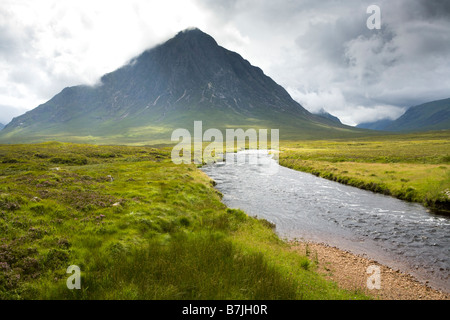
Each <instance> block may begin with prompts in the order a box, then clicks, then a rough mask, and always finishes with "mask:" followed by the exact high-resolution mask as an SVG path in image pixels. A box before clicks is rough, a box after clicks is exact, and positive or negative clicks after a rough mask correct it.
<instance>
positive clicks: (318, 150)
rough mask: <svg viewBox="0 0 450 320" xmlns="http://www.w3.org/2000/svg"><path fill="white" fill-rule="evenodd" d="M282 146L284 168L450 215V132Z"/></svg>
mask: <svg viewBox="0 0 450 320" xmlns="http://www.w3.org/2000/svg"><path fill="white" fill-rule="evenodd" d="M281 146H282V148H281V151H282V152H281V154H280V164H281V165H283V166H286V167H289V168H292V169H296V170H300V171H305V172H309V173H313V174H315V175H317V176H320V177H323V178H327V179H330V180H334V181H338V182H341V183H344V184H348V185H352V186H355V187H358V188H362V189H367V190H371V191H375V192H379V193H384V194H387V195H392V196H394V197H397V198H399V199H402V200H408V201H414V202H420V203H423V204H424V205H426V206H428V207H430V208H432V209H433V210H435V211H436V212H439V213H447V214H448V213H450V131H439V132H431V133H423V134H408V135H391V136H379V137H371V138H355V139H352V140H348V139H347V140H333V141H331V140H327V141H325V140H321V141H291V142H283V143H282V144H281Z"/></svg>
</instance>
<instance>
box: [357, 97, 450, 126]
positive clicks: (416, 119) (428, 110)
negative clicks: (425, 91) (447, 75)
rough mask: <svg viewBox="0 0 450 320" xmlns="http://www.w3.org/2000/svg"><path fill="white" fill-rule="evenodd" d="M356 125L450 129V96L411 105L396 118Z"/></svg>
mask: <svg viewBox="0 0 450 320" xmlns="http://www.w3.org/2000/svg"><path fill="white" fill-rule="evenodd" d="M357 127H358V128H364V129H372V130H381V131H394V132H412V131H431V130H448V129H450V98H448V99H442V100H436V101H431V102H427V103H424V104H421V105H418V106H414V107H411V108H409V109H408V110H407V111H406V112H405V113H404V114H403V115H402V116H401V117H400V118H398V119H397V120H380V121H376V122H369V123H361V124H359V125H358V126H357Z"/></svg>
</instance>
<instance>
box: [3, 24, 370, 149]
mask: <svg viewBox="0 0 450 320" xmlns="http://www.w3.org/2000/svg"><path fill="white" fill-rule="evenodd" d="M100 80H101V81H100V83H99V84H98V85H96V86H86V85H79V86H74V87H68V88H65V89H63V90H62V91H61V92H60V93H59V94H57V95H56V96H54V97H53V98H52V99H50V100H49V101H48V102H46V103H44V104H42V105H40V106H38V107H37V108H35V109H33V110H31V111H29V112H27V113H25V114H23V115H21V116H19V117H17V118H14V119H13V120H12V121H11V122H10V123H9V124H8V125H7V126H6V127H5V128H4V130H2V131H1V133H0V143H17V142H38V141H47V140H59V141H72V142H90V143H99V144H107V143H147V142H156V141H164V142H167V141H170V137H171V132H172V131H173V130H174V129H175V128H186V129H188V130H189V131H190V132H191V133H192V132H193V131H192V128H193V123H194V121H195V120H201V121H203V128H204V130H205V129H206V128H218V129H225V128H243V129H246V128H250V127H252V128H267V129H280V137H281V138H285V139H287V138H313V137H319V136H320V137H324V136H327V137H339V136H346V135H351V134H354V133H355V132H357V133H358V132H362V131H358V130H356V129H354V128H351V127H348V126H344V125H340V124H337V123H336V122H334V121H331V120H329V119H325V118H323V117H318V116H315V115H313V114H311V113H309V112H308V111H307V110H306V109H304V108H303V107H302V106H301V105H300V104H299V103H297V102H296V101H294V100H293V99H292V98H291V97H290V95H289V94H288V93H287V91H286V90H285V89H284V88H283V87H281V86H280V85H278V84H277V83H275V81H273V80H272V79H271V78H269V77H268V76H266V75H265V74H264V72H263V71H262V70H261V69H260V68H257V67H255V66H252V65H251V64H250V63H249V62H248V61H247V60H245V59H243V58H242V57H241V56H240V55H239V54H237V53H235V52H232V51H229V50H227V49H225V48H223V47H221V46H219V45H218V44H217V42H216V41H215V40H214V39H213V38H212V37H211V36H209V35H207V34H206V33H204V32H202V31H201V30H199V29H188V30H185V31H181V32H179V33H178V34H177V35H176V36H175V37H174V38H172V39H170V40H168V41H166V42H165V43H163V44H161V45H159V46H156V47H154V48H152V49H149V50H146V51H145V52H143V53H142V54H141V55H139V56H138V57H136V58H134V59H132V60H131V61H130V62H129V63H128V64H126V65H124V66H123V67H121V68H119V69H118V70H116V71H114V72H111V73H108V74H106V75H104V76H103V77H101V79H100Z"/></svg>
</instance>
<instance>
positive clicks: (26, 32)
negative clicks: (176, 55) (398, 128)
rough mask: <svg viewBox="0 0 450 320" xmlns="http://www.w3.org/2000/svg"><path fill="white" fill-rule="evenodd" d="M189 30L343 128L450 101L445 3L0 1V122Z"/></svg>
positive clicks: (449, 28) (449, 7) (449, 10)
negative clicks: (376, 21)
mask: <svg viewBox="0 0 450 320" xmlns="http://www.w3.org/2000/svg"><path fill="white" fill-rule="evenodd" d="M372 4H376V5H378V6H379V7H380V9H381V29H380V30H376V29H375V30H369V29H368V28H367V25H366V21H367V19H368V18H369V17H370V15H371V14H368V13H367V12H366V11H367V8H368V6H369V5H372ZM188 27H198V28H200V29H201V30H202V31H204V32H206V33H208V34H210V35H211V36H213V37H214V38H215V39H216V41H217V42H218V43H219V45H221V46H223V47H225V48H227V49H230V50H233V51H236V52H238V53H239V54H241V55H242V56H243V57H244V58H245V59H247V60H248V61H250V63H251V64H253V65H255V66H258V67H260V68H261V69H262V70H263V71H264V72H265V74H266V75H268V76H270V77H271V78H272V79H274V80H275V81H276V82H278V83H279V84H280V85H282V86H283V87H285V88H286V89H287V90H288V92H289V93H290V94H291V96H292V97H293V98H294V99H295V100H297V101H298V102H299V103H301V104H302V105H303V106H304V107H305V108H307V109H308V110H309V111H312V112H315V111H318V110H319V109H321V108H324V109H325V110H326V111H328V112H330V113H332V114H334V115H336V116H338V117H339V118H340V119H341V121H343V122H344V123H346V124H350V125H355V124H357V123H360V122H364V121H372V120H379V119H383V118H396V117H398V116H400V115H401V114H402V113H403V112H404V110H405V107H408V106H413V105H418V104H421V103H424V102H427V101H431V100H436V99H443V98H448V97H450V1H448V0H443V1H437V0H395V1H393V0H381V1H377V2H372V1H364V0H362V1H361V0H346V1H339V0H321V1H314V0H277V1H274V0H227V1H216V0H214V1H213V0H180V1H177V0H165V1H149V0H142V1H140V0H126V1H125V0H124V1H114V0H107V1H99V0H87V1H85V0H64V1H61V0H48V1H46V0H22V1H21V0H0V110H1V113H0V122H2V123H5V124H6V123H8V122H9V121H10V120H11V119H12V117H15V116H18V115H20V114H22V113H24V112H25V111H27V110H30V109H33V108H35V107H37V106H38V105H39V104H41V103H44V102H46V101H47V100H49V99H51V98H52V97H53V96H54V95H55V94H57V93H59V92H60V91H61V90H62V89H63V88H64V87H66V86H74V85H79V84H95V83H96V82H97V81H98V80H99V78H100V77H101V76H102V75H103V74H105V73H107V72H111V71H113V70H115V69H117V68H118V67H120V66H122V65H123V64H125V63H126V62H127V61H129V60H130V59H131V58H133V57H134V56H137V55H139V54H140V53H141V52H142V51H144V50H145V49H148V48H151V47H153V46H155V45H157V44H160V43H162V42H163V41H165V40H167V39H169V38H171V37H173V36H174V35H175V34H176V33H177V32H178V31H180V30H184V29H186V28H188Z"/></svg>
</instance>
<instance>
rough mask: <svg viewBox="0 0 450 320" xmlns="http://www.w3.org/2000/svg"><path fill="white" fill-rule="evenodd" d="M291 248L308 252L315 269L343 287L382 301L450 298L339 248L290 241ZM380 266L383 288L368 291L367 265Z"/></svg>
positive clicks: (303, 253) (379, 265) (425, 284)
mask: <svg viewBox="0 0 450 320" xmlns="http://www.w3.org/2000/svg"><path fill="white" fill-rule="evenodd" d="M290 245H291V249H292V250H293V251H296V252H298V253H299V254H301V255H307V256H308V257H309V258H310V259H311V260H312V261H313V262H314V264H315V266H316V271H317V272H318V273H319V274H321V275H323V276H324V277H325V278H326V279H328V280H331V281H333V282H335V283H336V284H337V285H338V286H339V287H340V288H342V289H346V290H351V291H358V292H362V293H364V294H366V295H368V296H370V297H372V298H374V299H380V300H450V294H449V293H448V292H443V291H440V290H436V289H433V288H431V287H430V286H429V285H428V284H427V283H421V282H419V281H418V280H417V279H415V278H414V277H413V276H411V275H409V274H406V273H402V272H400V271H398V270H394V269H391V268H389V267H387V266H384V265H381V264H380V263H378V262H377V261H374V260H371V259H367V258H365V257H361V256H359V255H356V254H353V253H351V252H349V251H345V250H340V249H338V248H336V247H332V246H329V245H327V244H324V243H316V242H308V241H291V242H290ZM371 265H376V266H378V267H379V268H380V271H381V272H380V279H381V280H380V289H372V290H369V289H368V288H367V279H368V277H369V276H370V274H368V273H367V268H368V267H369V266H371Z"/></svg>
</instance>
